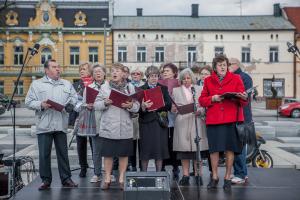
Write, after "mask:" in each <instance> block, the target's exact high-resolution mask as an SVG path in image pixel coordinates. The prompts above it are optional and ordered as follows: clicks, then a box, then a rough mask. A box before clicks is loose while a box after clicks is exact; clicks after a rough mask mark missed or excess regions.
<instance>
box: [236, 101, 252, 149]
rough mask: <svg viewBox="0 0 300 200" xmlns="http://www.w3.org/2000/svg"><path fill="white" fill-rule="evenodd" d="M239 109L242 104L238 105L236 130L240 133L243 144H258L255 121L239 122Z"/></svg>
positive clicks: (239, 137) (239, 136)
mask: <svg viewBox="0 0 300 200" xmlns="http://www.w3.org/2000/svg"><path fill="white" fill-rule="evenodd" d="M239 110H240V106H238V110H237V120H236V121H237V122H236V125H235V127H236V131H237V134H238V139H239V141H240V143H242V145H245V144H248V145H253V146H254V145H256V133H255V127H254V122H253V121H251V122H248V123H246V122H242V123H240V122H238V119H239Z"/></svg>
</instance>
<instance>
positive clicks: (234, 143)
mask: <svg viewBox="0 0 300 200" xmlns="http://www.w3.org/2000/svg"><path fill="white" fill-rule="evenodd" d="M212 66H213V70H214V71H213V73H212V75H211V76H209V77H207V78H206V79H205V80H204V87H203V90H202V93H201V96H200V98H199V103H200V105H201V106H202V107H206V109H207V111H206V125H207V138H208V145H209V153H210V158H211V163H212V177H211V180H210V183H209V184H208V185H207V188H208V189H214V188H217V184H218V182H219V178H218V161H219V152H225V154H226V173H225V177H224V185H223V188H224V190H230V189H231V181H230V174H231V169H232V165H233V160H234V154H239V153H241V151H242V146H241V144H240V142H239V141H238V137H237V132H236V129H235V124H236V122H237V121H240V122H242V121H244V116H243V109H242V106H244V105H245V104H246V103H247V101H246V99H247V96H246V93H245V89H244V85H243V82H242V80H241V78H240V76H238V75H235V74H233V73H231V72H229V71H228V66H229V62H228V59H227V58H226V57H225V56H223V55H218V56H216V57H215V58H214V59H213V63H212ZM227 92H235V93H237V95H236V98H224V97H223V96H222V94H224V93H227ZM238 110H239V111H238ZM237 115H239V116H237Z"/></svg>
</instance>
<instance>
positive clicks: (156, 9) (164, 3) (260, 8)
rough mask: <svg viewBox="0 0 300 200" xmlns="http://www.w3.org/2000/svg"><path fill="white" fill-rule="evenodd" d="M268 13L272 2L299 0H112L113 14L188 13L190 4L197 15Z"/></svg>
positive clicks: (296, 1)
mask: <svg viewBox="0 0 300 200" xmlns="http://www.w3.org/2000/svg"><path fill="white" fill-rule="evenodd" d="M240 2H242V15H257V14H259V15H270V14H273V4H274V3H280V4H281V6H284V7H287V6H300V0H242V1H240V0H114V13H115V15H136V8H143V15H190V14H191V4H193V3H197V4H199V15H240Z"/></svg>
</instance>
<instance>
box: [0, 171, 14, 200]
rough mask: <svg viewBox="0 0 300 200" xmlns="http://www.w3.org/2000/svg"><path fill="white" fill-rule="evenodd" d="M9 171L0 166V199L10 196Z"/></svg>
mask: <svg viewBox="0 0 300 200" xmlns="http://www.w3.org/2000/svg"><path fill="white" fill-rule="evenodd" d="M10 176H11V171H10V169H8V168H6V167H1V168H0V199H5V198H9V197H10V180H11V177H10Z"/></svg>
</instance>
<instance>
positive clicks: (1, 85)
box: [0, 81, 4, 94]
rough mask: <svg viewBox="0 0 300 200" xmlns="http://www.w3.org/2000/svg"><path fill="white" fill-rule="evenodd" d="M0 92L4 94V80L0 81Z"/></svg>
mask: <svg viewBox="0 0 300 200" xmlns="http://www.w3.org/2000/svg"><path fill="white" fill-rule="evenodd" d="M0 94H4V81H0Z"/></svg>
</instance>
